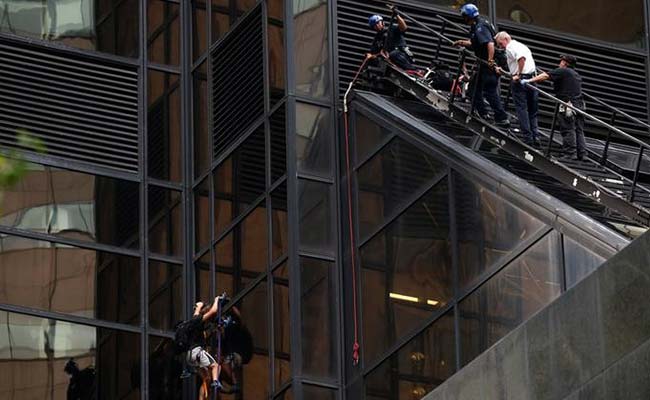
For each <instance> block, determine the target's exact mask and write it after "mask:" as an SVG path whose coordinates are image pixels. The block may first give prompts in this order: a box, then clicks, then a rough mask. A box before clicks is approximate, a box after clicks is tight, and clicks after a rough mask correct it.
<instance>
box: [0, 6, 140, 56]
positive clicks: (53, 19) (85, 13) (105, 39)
mask: <svg viewBox="0 0 650 400" xmlns="http://www.w3.org/2000/svg"><path fill="white" fill-rule="evenodd" d="M139 21H140V18H139V5H138V1H137V0H126V1H120V0H44V1H33V0H11V1H5V2H3V3H2V17H0V32H10V33H13V34H16V35H20V36H26V37H30V38H33V39H39V40H47V41H52V42H57V43H61V44H64V45H67V46H72V47H76V48H80V49H84V50H97V51H100V52H104V53H111V54H116V55H120V56H125V57H138V54H139V52H138V31H139Z"/></svg>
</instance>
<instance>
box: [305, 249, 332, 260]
mask: <svg viewBox="0 0 650 400" xmlns="http://www.w3.org/2000/svg"><path fill="white" fill-rule="evenodd" d="M298 257H305V258H311V259H314V260H319V261H327V262H328V263H336V257H334V256H330V255H325V254H319V253H310V252H308V251H303V250H299V251H298Z"/></svg>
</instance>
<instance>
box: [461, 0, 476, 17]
mask: <svg viewBox="0 0 650 400" xmlns="http://www.w3.org/2000/svg"><path fill="white" fill-rule="evenodd" d="M460 15H462V16H464V17H468V18H476V17H478V7H476V6H475V5H474V4H470V3H468V4H465V5H464V6H462V7H461V8H460Z"/></svg>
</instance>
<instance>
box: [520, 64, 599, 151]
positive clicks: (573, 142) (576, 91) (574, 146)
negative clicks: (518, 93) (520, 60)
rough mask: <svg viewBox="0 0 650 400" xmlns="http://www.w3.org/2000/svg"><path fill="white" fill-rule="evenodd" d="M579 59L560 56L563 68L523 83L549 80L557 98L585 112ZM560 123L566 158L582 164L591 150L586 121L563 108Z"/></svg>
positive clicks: (559, 115) (560, 67) (559, 114)
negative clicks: (576, 68) (578, 66)
mask: <svg viewBox="0 0 650 400" xmlns="http://www.w3.org/2000/svg"><path fill="white" fill-rule="evenodd" d="M576 64H577V59H576V58H575V57H574V56H572V55H562V56H560V64H559V66H558V68H555V69H553V70H551V71H548V72H543V73H541V74H540V75H537V76H536V77H534V78H531V79H523V80H522V81H521V83H522V85H525V84H529V83H535V82H541V81H545V80H547V79H550V80H551V81H553V89H554V91H555V96H556V97H557V98H559V99H560V100H562V101H564V102H565V103H568V104H570V105H572V106H573V107H575V108H577V109H579V110H584V109H585V102H584V100H583V98H582V77H581V76H580V74H578V73H577V72H576V70H575V67H576ZM558 123H559V126H560V133H561V134H562V148H563V149H562V150H563V153H564V154H563V157H566V158H572V159H575V160H582V158H583V157H584V156H585V152H586V149H587V146H586V144H585V134H584V126H585V117H584V116H583V115H582V114H580V113H579V112H577V111H575V110H573V109H572V108H570V107H566V106H564V105H562V104H561V105H560V109H559V111H558Z"/></svg>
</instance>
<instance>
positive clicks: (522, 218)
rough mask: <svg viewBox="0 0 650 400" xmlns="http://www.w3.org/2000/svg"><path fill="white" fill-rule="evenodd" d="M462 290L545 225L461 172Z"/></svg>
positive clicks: (457, 196)
mask: <svg viewBox="0 0 650 400" xmlns="http://www.w3.org/2000/svg"><path fill="white" fill-rule="evenodd" d="M454 182H455V184H454V189H455V190H454V203H455V207H456V221H457V225H458V242H459V244H458V246H459V274H460V283H461V288H465V287H468V286H470V285H471V284H472V283H473V282H475V280H476V279H477V278H478V277H479V276H480V275H481V274H482V273H483V272H484V271H486V270H489V269H490V267H491V266H494V265H495V263H496V262H497V261H498V260H499V259H501V258H502V257H504V256H505V255H507V254H509V253H510V252H511V251H512V250H513V249H514V248H515V247H517V246H518V245H519V244H521V243H522V242H523V241H525V240H527V239H528V238H530V237H531V236H533V235H534V234H535V233H537V232H539V230H540V229H543V228H544V227H545V225H544V224H543V223H542V222H541V221H540V220H538V219H537V218H535V217H533V216H532V215H530V214H528V213H527V212H525V211H523V210H521V209H520V208H518V207H515V206H514V205H512V204H511V203H509V202H508V201H507V200H505V199H503V198H502V197H500V196H498V195H496V194H494V193H492V192H491V191H489V190H487V189H486V188H485V187H483V186H482V185H481V184H479V183H476V182H473V181H471V180H469V179H467V178H465V177H464V176H462V175H460V174H459V173H454Z"/></svg>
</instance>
